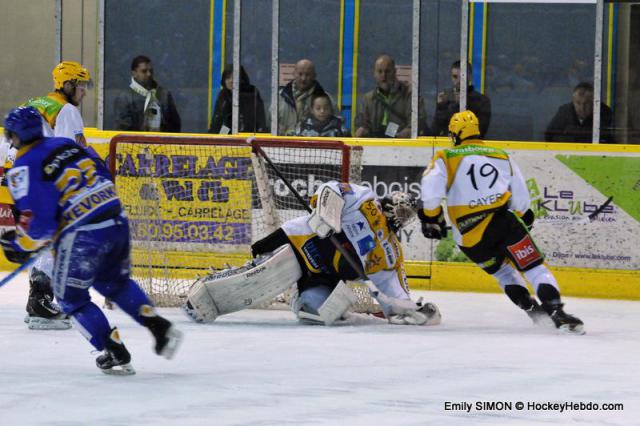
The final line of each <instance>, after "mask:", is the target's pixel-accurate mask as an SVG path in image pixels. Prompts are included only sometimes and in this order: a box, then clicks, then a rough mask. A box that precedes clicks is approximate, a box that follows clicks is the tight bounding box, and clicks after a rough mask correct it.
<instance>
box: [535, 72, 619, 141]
mask: <svg viewBox="0 0 640 426" xmlns="http://www.w3.org/2000/svg"><path fill="white" fill-rule="evenodd" d="M612 120H613V113H612V112H611V108H609V107H608V106H607V105H605V104H601V108H600V143H614V140H613V131H612V128H611V122H612ZM592 132H593V85H592V84H591V83H588V82H582V83H579V84H578V85H577V86H576V87H575V88H574V89H573V95H572V97H571V102H569V103H568V104H564V105H562V106H560V108H558V112H556V115H555V116H554V117H553V119H551V123H549V126H547V130H546V131H545V132H544V140H545V141H547V142H587V143H591V142H592V141H593V135H592Z"/></svg>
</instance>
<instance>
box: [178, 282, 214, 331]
mask: <svg viewBox="0 0 640 426" xmlns="http://www.w3.org/2000/svg"><path fill="white" fill-rule="evenodd" d="M182 309H183V310H184V311H185V312H186V314H187V315H188V316H189V317H190V318H191V319H193V320H194V321H195V322H203V323H204V322H213V321H215V319H216V318H218V315H219V313H218V308H217V307H216V305H215V303H214V302H213V299H212V298H211V296H209V292H208V291H207V287H206V286H205V285H204V283H203V282H202V281H198V282H196V283H195V285H194V286H193V287H192V288H191V290H190V291H189V295H188V296H187V302H186V303H185V304H184V305H183V306H182Z"/></svg>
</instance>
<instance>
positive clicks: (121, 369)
mask: <svg viewBox="0 0 640 426" xmlns="http://www.w3.org/2000/svg"><path fill="white" fill-rule="evenodd" d="M100 371H102V372H103V373H104V374H106V375H108V376H133V375H134V374H136V370H134V368H133V366H132V365H131V364H122V365H116V366H114V367H111V368H105V369H102V368H101V369H100Z"/></svg>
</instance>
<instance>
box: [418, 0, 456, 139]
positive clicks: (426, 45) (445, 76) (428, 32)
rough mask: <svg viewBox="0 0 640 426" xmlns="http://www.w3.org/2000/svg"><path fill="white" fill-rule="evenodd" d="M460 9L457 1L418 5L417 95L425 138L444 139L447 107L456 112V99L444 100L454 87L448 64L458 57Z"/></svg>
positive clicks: (443, 0)
mask: <svg viewBox="0 0 640 426" xmlns="http://www.w3.org/2000/svg"><path fill="white" fill-rule="evenodd" d="M460 10H461V5H460V1H459V0H438V1H433V0H422V2H421V5H420V95H421V97H422V99H423V102H424V104H425V110H426V121H427V122H426V125H427V126H428V129H427V131H426V133H427V134H428V135H438V136H446V134H447V123H448V121H449V118H450V115H451V114H450V113H449V106H451V110H452V111H453V110H456V111H457V110H458V109H459V106H458V107H456V106H455V103H456V102H455V99H452V100H451V102H449V100H448V99H445V97H446V96H447V95H448V94H449V93H451V92H452V87H453V82H452V80H451V65H452V64H453V63H454V62H455V61H457V60H459V57H460ZM439 98H440V100H439ZM437 104H440V108H439V109H436V106H437ZM436 115H437V116H436Z"/></svg>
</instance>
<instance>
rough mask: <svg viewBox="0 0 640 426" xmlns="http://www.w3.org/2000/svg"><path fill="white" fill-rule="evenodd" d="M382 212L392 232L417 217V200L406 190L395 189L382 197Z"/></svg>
mask: <svg viewBox="0 0 640 426" xmlns="http://www.w3.org/2000/svg"><path fill="white" fill-rule="evenodd" d="M380 205H381V206H382V213H383V214H384V216H385V217H386V218H387V224H388V225H389V229H391V231H392V232H398V230H399V229H400V228H403V227H405V226H407V225H409V224H410V223H411V222H412V221H413V219H415V217H416V213H417V205H418V203H417V200H416V199H415V198H414V197H413V196H412V195H411V194H407V193H406V192H400V191H394V192H392V193H391V194H389V195H387V196H385V197H383V198H381V199H380Z"/></svg>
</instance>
